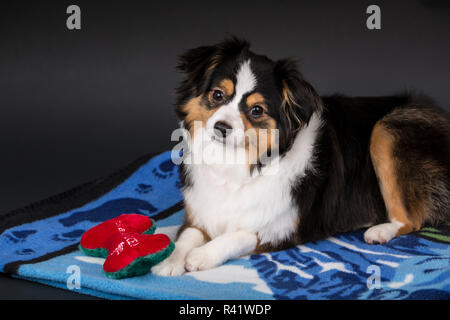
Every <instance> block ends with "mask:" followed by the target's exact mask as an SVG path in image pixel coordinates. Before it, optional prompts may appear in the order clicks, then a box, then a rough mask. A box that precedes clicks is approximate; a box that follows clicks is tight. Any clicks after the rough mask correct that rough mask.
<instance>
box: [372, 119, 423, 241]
mask: <svg viewBox="0 0 450 320" xmlns="http://www.w3.org/2000/svg"><path fill="white" fill-rule="evenodd" d="M394 145H395V137H394V136H393V135H392V134H391V133H390V132H389V131H388V130H387V129H386V128H384V127H383V126H382V125H381V124H380V123H377V124H376V125H375V126H374V128H373V131H372V136H371V140H370V156H371V158H372V163H373V166H374V169H375V172H376V175H377V177H378V183H379V185H380V188H381V193H382V195H383V199H384V203H385V205H386V209H387V211H388V215H389V219H390V220H391V221H392V220H394V219H395V220H396V221H398V222H401V223H403V226H402V227H401V228H400V229H399V230H398V232H397V236H398V235H402V234H406V233H409V232H411V231H413V230H418V229H420V227H421V223H422V219H421V218H420V216H421V215H422V214H423V211H424V208H420V207H417V209H416V210H417V211H419V212H420V213H419V212H407V210H406V209H405V205H404V204H403V200H402V198H403V197H402V191H401V189H400V187H399V185H398V183H397V175H396V161H395V158H394V155H393V149H394Z"/></svg>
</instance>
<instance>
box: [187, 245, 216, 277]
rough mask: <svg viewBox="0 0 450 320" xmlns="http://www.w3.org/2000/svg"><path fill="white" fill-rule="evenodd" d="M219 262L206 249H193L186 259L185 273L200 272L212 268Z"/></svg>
mask: <svg viewBox="0 0 450 320" xmlns="http://www.w3.org/2000/svg"><path fill="white" fill-rule="evenodd" d="M219 264H220V261H219V260H218V259H217V258H216V257H215V255H214V254H212V253H211V252H209V250H208V249H207V248H204V247H200V248H196V249H193V250H192V251H191V252H189V254H188V255H187V257H186V263H185V269H186V270H187V271H201V270H207V269H211V268H214V267H216V266H218V265H219Z"/></svg>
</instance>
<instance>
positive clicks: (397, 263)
mask: <svg viewBox="0 0 450 320" xmlns="http://www.w3.org/2000/svg"><path fill="white" fill-rule="evenodd" d="M250 259H251V261H252V263H253V265H254V267H255V268H257V270H258V272H259V275H260V277H262V278H263V279H264V280H265V281H266V283H267V285H268V286H269V287H270V288H271V290H272V291H273V293H274V298H275V299H427V298H430V297H433V298H434V299H437V298H439V299H448V298H450V250H449V246H448V244H445V243H436V242H431V241H428V240H426V239H423V238H421V237H418V236H416V235H406V236H401V237H398V238H396V239H394V240H392V241H391V242H389V243H388V244H386V245H368V244H366V243H365V242H364V240H363V232H362V231H358V232H354V233H347V234H342V235H339V236H336V237H331V238H329V239H326V240H322V241H317V242H312V243H308V244H306V245H300V246H297V247H295V248H291V249H288V250H285V251H280V252H275V253H270V254H263V255H253V256H251V258H250ZM374 268H375V269H374ZM372 270H379V280H380V281H379V285H375V286H374V285H373V284H374V283H373V282H372V280H373V279H374V277H373V275H374V273H373V271H372Z"/></svg>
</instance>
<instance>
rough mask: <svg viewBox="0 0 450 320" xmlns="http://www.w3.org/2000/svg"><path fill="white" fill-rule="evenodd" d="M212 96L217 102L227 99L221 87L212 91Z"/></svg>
mask: <svg viewBox="0 0 450 320" xmlns="http://www.w3.org/2000/svg"><path fill="white" fill-rule="evenodd" d="M211 97H212V100H213V102H215V103H220V102H222V101H223V100H225V94H224V93H223V91H221V90H219V89H216V90H214V91H213V92H212V95H211Z"/></svg>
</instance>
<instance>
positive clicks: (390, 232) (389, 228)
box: [364, 223, 399, 244]
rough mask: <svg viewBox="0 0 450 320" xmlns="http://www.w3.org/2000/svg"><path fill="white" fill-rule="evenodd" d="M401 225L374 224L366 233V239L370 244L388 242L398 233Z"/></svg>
mask: <svg viewBox="0 0 450 320" xmlns="http://www.w3.org/2000/svg"><path fill="white" fill-rule="evenodd" d="M398 229H399V225H398V224H395V223H383V224H379V225H376V226H373V227H371V228H369V229H367V231H366V232H365V233H364V240H365V241H366V242H367V243H368V244H376V243H386V242H388V241H390V240H391V239H392V238H394V237H395V236H396V235H397V232H398Z"/></svg>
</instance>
